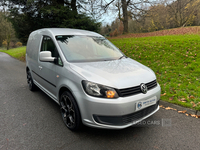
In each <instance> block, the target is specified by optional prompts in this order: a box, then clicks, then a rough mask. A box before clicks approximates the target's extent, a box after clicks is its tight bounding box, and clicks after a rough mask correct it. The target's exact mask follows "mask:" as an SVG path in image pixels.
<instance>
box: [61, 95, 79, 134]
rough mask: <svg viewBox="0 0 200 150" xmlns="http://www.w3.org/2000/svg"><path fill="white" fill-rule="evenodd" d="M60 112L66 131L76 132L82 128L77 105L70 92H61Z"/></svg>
mask: <svg viewBox="0 0 200 150" xmlns="http://www.w3.org/2000/svg"><path fill="white" fill-rule="evenodd" d="M60 110H61V115H62V119H63V122H64V124H65V125H66V126H67V128H68V129H70V130H72V131H77V130H79V129H80V128H81V127H82V121H81V115H80V111H79V109H78V105H77V104H76V101H75V99H74V97H73V96H72V95H71V93H70V92H67V91H65V92H63V94H62V95H61V97H60Z"/></svg>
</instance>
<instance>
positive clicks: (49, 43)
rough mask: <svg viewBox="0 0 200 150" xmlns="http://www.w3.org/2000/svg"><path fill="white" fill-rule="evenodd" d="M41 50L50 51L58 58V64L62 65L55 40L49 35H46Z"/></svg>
mask: <svg viewBox="0 0 200 150" xmlns="http://www.w3.org/2000/svg"><path fill="white" fill-rule="evenodd" d="M41 51H50V52H51V55H52V57H56V58H57V65H60V66H62V65H63V63H62V60H61V58H60V56H59V54H58V51H57V49H56V46H55V44H54V42H53V40H52V39H51V38H50V37H48V36H44V38H43V41H42V47H41Z"/></svg>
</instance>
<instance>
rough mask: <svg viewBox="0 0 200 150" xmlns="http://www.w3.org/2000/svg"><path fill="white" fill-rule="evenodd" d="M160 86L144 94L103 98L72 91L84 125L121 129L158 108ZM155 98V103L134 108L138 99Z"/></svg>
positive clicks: (135, 122)
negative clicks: (140, 108) (137, 108)
mask: <svg viewBox="0 0 200 150" xmlns="http://www.w3.org/2000/svg"><path fill="white" fill-rule="evenodd" d="M160 91H161V89H160V86H159V84H158V86H157V87H156V88H154V89H152V90H150V91H148V92H147V93H146V94H137V95H133V96H128V97H119V98H117V99H103V98H96V97H91V96H88V95H87V94H85V93H74V94H75V95H76V96H75V97H76V99H77V101H78V105H79V109H80V112H81V117H82V122H83V124H84V125H87V126H91V127H96V128H107V129H123V128H126V127H129V126H132V125H134V124H137V123H138V122H140V121H142V120H144V119H146V118H148V117H149V116H151V115H153V114H154V113H155V112H157V111H158V110H159V100H160ZM151 98H156V104H154V105H151V106H149V107H146V108H143V109H142V110H139V111H137V110H136V103H137V102H139V101H143V100H147V99H151Z"/></svg>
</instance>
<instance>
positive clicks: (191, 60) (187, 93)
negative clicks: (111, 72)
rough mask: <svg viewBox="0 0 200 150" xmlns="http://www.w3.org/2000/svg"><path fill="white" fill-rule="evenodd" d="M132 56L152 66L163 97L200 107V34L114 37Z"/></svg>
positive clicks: (115, 41)
mask: <svg viewBox="0 0 200 150" xmlns="http://www.w3.org/2000/svg"><path fill="white" fill-rule="evenodd" d="M110 41H111V42H112V43H114V44H115V45H116V46H117V47H119V48H120V49H121V50H122V51H123V52H124V53H125V54H126V55H127V56H128V57H130V58H133V59H135V60H137V61H138V62H140V63H142V64H144V65H146V66H149V67H150V68H151V69H152V70H153V71H154V72H155V74H156V76H157V80H158V82H159V84H160V85H161V88H162V96H161V99H162V100H164V101H168V102H171V103H175V104H178V105H182V106H185V107H189V108H194V109H196V110H200V36H199V35H171V36H154V37H143V38H124V39H111V40H110Z"/></svg>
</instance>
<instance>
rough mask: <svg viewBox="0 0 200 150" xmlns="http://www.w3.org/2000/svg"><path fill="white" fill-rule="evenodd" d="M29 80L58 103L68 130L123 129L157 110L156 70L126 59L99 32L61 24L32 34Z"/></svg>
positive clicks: (29, 82) (30, 38) (33, 87)
mask: <svg viewBox="0 0 200 150" xmlns="http://www.w3.org/2000/svg"><path fill="white" fill-rule="evenodd" d="M26 72H27V82H28V85H29V89H30V90H31V91H33V90H35V89H36V88H37V87H39V88H40V89H41V90H42V91H44V92H45V93H46V94H47V95H49V96H50V97H51V98H52V99H53V100H54V101H55V102H57V103H58V104H59V105H60V109H61V116H62V119H63V121H64V123H65V125H66V126H67V127H68V128H69V129H70V130H78V129H79V128H80V127H81V126H82V125H83V124H84V125H87V126H90V127H97V128H107V129H123V128H126V127H129V126H132V125H133V124H137V123H138V122H140V121H141V120H143V119H145V118H147V117H149V116H151V115H153V114H154V113H155V112H157V111H158V110H159V100H160V92H161V89H160V85H159V84H158V83H157V80H156V76H155V74H154V72H153V71H152V70H151V69H150V68H148V67H146V66H144V65H142V64H140V63H139V62H137V61H135V60H133V59H131V58H128V57H126V56H125V55H124V54H123V53H122V52H121V51H120V50H119V49H118V48H117V47H115V46H114V45H113V44H112V43H111V42H109V41H108V40H107V39H106V38H104V37H103V36H102V35H99V34H97V33H94V32H90V31H85V30H76V29H65V28H46V29H40V30H36V31H34V32H32V33H31V34H30V36H29V39H28V43H27V49H26Z"/></svg>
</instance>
